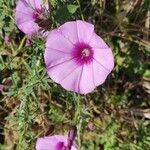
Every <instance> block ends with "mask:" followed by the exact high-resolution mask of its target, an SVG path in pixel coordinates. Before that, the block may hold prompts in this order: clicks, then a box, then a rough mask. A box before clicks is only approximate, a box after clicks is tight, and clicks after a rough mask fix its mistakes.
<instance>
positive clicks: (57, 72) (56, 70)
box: [47, 59, 78, 86]
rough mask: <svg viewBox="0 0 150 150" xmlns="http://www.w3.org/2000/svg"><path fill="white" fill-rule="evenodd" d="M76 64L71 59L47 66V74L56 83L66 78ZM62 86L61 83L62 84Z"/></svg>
mask: <svg viewBox="0 0 150 150" xmlns="http://www.w3.org/2000/svg"><path fill="white" fill-rule="evenodd" d="M77 67H78V65H77V64H76V63H75V62H74V61H73V60H72V59H71V60H66V61H64V62H62V63H59V64H57V65H55V66H53V67H51V68H47V70H48V75H49V76H50V77H51V78H52V79H53V80H54V81H55V82H57V83H59V82H60V81H62V80H63V79H64V78H66V77H67V76H68V75H69V74H71V72H72V71H74V70H75V69H76V68H77ZM62 86H63V85H62Z"/></svg>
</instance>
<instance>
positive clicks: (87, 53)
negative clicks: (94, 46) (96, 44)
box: [82, 48, 90, 57]
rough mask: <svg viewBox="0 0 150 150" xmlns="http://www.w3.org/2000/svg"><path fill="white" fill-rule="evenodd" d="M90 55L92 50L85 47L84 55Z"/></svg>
mask: <svg viewBox="0 0 150 150" xmlns="http://www.w3.org/2000/svg"><path fill="white" fill-rule="evenodd" d="M89 55H90V50H89V49H87V48H85V49H83V50H82V57H88V56H89Z"/></svg>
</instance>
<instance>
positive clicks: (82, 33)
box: [76, 20, 94, 43]
mask: <svg viewBox="0 0 150 150" xmlns="http://www.w3.org/2000/svg"><path fill="white" fill-rule="evenodd" d="M76 23H77V34H78V39H79V42H85V43H89V41H90V39H91V37H92V35H93V33H94V26H93V25H92V24H90V23H88V22H85V21H81V20H77V21H76Z"/></svg>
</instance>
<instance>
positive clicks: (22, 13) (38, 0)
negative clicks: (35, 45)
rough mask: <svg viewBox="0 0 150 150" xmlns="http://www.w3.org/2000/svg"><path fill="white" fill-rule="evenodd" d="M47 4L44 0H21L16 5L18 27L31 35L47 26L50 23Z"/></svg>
mask: <svg viewBox="0 0 150 150" xmlns="http://www.w3.org/2000/svg"><path fill="white" fill-rule="evenodd" d="M47 6H48V5H46V4H45V3H44V0H19V1H18V3H17V7H16V24H17V26H18V28H19V29H20V30H21V31H22V32H24V33H25V34H27V35H29V36H32V35H33V34H34V33H38V32H39V30H40V29H42V28H47V27H48V26H49V25H50V23H49V20H48V19H47V16H46V12H45V11H46V10H47ZM46 20H47V21H46Z"/></svg>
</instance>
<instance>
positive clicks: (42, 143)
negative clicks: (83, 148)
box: [36, 135, 77, 150]
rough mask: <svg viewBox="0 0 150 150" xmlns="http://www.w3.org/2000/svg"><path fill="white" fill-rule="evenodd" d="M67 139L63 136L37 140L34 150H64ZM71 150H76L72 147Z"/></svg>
mask: <svg viewBox="0 0 150 150" xmlns="http://www.w3.org/2000/svg"><path fill="white" fill-rule="evenodd" d="M66 146H67V137H65V136H63V135H54V136H49V137H48V136H47V137H44V138H39V139H38V140H37V143H36V150H66ZM71 150H77V148H76V147H75V146H74V145H73V146H72V147H71Z"/></svg>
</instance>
